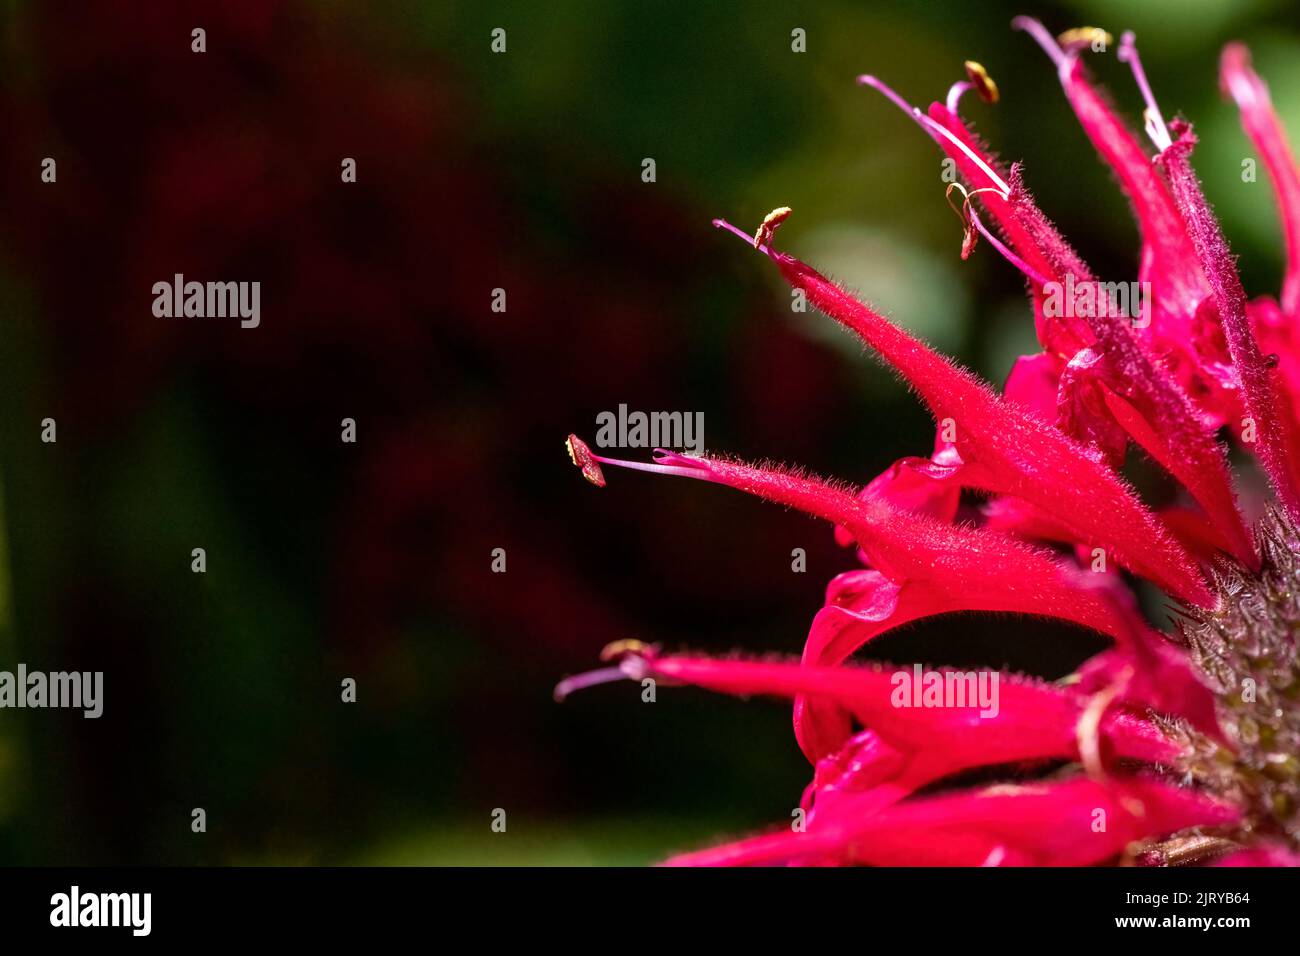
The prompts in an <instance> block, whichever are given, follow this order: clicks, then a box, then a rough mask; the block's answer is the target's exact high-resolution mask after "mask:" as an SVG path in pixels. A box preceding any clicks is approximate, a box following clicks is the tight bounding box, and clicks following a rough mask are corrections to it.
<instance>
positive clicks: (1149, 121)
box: [1117, 30, 1174, 153]
mask: <svg viewBox="0 0 1300 956" xmlns="http://www.w3.org/2000/svg"><path fill="white" fill-rule="evenodd" d="M1117 55H1118V56H1119V61H1120V62H1121V63H1127V64H1128V65H1129V69H1131V70H1132V71H1133V80H1134V82H1136V83H1137V87H1138V90H1139V91H1140V92H1141V93H1142V100H1143V102H1145V103H1146V109H1145V110H1144V111H1143V112H1142V119H1143V125H1144V126H1145V128H1146V132H1147V136H1149V137H1150V138H1151V142H1153V143H1155V145H1156V149H1158V150H1160V152H1162V153H1163V152H1164V151H1165V150H1166V149H1168V148H1169V147H1170V146H1172V145H1173V142H1174V141H1173V139H1172V138H1171V137H1170V135H1169V127H1168V126H1166V125H1165V118H1164V115H1163V114H1161V112H1160V106H1159V105H1158V104H1157V103H1156V97H1155V94H1154V93H1152V92H1151V84H1150V83H1148V82H1147V74H1146V71H1145V70H1143V69H1142V58H1141V57H1140V56H1138V49H1137V37H1136V36H1134V34H1133V31H1132V30H1127V31H1125V32H1124V35H1123V36H1121V37H1120V38H1119V53H1118V54H1117Z"/></svg>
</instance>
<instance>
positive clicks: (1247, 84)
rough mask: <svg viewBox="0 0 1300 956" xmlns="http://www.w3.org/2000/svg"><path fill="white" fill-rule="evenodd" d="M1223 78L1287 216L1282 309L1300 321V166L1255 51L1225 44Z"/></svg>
mask: <svg viewBox="0 0 1300 956" xmlns="http://www.w3.org/2000/svg"><path fill="white" fill-rule="evenodd" d="M1219 81H1220V84H1221V85H1222V87H1223V90H1224V92H1225V93H1227V94H1228V95H1229V96H1231V97H1232V98H1233V100H1234V101H1235V102H1236V104H1237V108H1238V109H1239V110H1240V111H1241V125H1242V127H1243V128H1244V129H1245V130H1246V135H1247V136H1248V137H1250V141H1251V142H1252V143H1253V144H1254V145H1255V148H1256V149H1257V150H1259V154H1260V156H1261V157H1263V160H1264V166H1265V168H1266V169H1268V175H1269V178H1270V179H1271V180H1272V181H1273V190H1274V192H1275V193H1276V194H1277V205H1278V209H1279V211H1280V213H1281V217H1282V232H1283V234H1284V235H1285V236H1286V252H1287V257H1286V258H1287V268H1286V279H1285V281H1284V282H1283V285H1282V308H1283V309H1285V310H1286V312H1287V314H1288V315H1290V316H1291V318H1292V319H1300V170H1297V168H1296V162H1295V157H1294V156H1293V155H1292V153H1291V148H1290V146H1289V145H1288V144H1287V139H1286V132H1285V131H1284V130H1283V128H1282V124H1281V123H1280V122H1279V121H1278V118H1277V113H1276V112H1274V110H1273V102H1272V99H1271V98H1270V97H1269V94H1268V87H1267V86H1265V85H1264V81H1263V80H1261V79H1260V78H1259V74H1257V73H1256V72H1255V71H1254V70H1253V69H1252V68H1251V65H1250V51H1249V50H1247V49H1246V47H1245V46H1243V45H1242V44H1240V43H1229V44H1228V45H1227V46H1226V47H1224V48H1223V56H1222V58H1221V59H1220V61H1219Z"/></svg>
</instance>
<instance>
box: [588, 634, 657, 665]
mask: <svg viewBox="0 0 1300 956" xmlns="http://www.w3.org/2000/svg"><path fill="white" fill-rule="evenodd" d="M649 649H650V645H649V644H646V643H645V642H644V641H638V640H635V639H633V638H624V639H623V640H621V641H612V642H611V643H609V644H606V645H605V647H604V648H603V649H602V650H601V652H600V659H601V660H602V661H612V660H614V659H615V658H619V657H623V656H625V655H627V654H644V653H645V652H646V651H648V650H649Z"/></svg>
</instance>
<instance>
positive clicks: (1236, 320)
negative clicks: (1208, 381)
mask: <svg viewBox="0 0 1300 956" xmlns="http://www.w3.org/2000/svg"><path fill="white" fill-rule="evenodd" d="M1175 128H1176V129H1177V131H1178V132H1179V134H1180V135H1179V137H1178V140H1177V142H1175V143H1174V145H1172V146H1170V147H1169V148H1168V149H1166V150H1165V151H1164V152H1163V153H1162V154H1161V155H1160V162H1161V163H1163V164H1164V167H1165V169H1166V171H1167V172H1168V174H1169V182H1170V185H1171V186H1172V187H1173V191H1174V197H1175V200H1176V201H1177V203H1178V208H1179V210H1180V212H1181V213H1182V215H1183V218H1184V219H1185V220H1186V222H1187V227H1188V230H1189V231H1190V232H1191V235H1192V238H1193V241H1194V242H1195V245H1196V252H1197V255H1198V256H1199V257H1200V259H1201V263H1202V265H1203V267H1204V269H1205V274H1206V275H1207V276H1208V277H1209V280H1210V286H1211V288H1212V289H1213V291H1214V300H1215V303H1216V304H1217V306H1218V311H1219V319H1220V321H1221V322H1222V323H1223V332H1224V336H1225V338H1226V339H1227V342H1228V351H1229V353H1230V354H1231V355H1232V364H1233V366H1234V367H1235V368H1236V370H1237V374H1238V375H1239V376H1240V378H1241V391H1242V404H1243V406H1244V408H1245V412H1246V414H1247V415H1248V416H1250V417H1251V418H1252V419H1254V422H1255V429H1256V435H1257V438H1258V441H1257V442H1256V449H1255V450H1256V453H1257V455H1258V457H1259V460H1260V464H1261V465H1262V466H1263V467H1264V471H1265V472H1266V473H1267V474H1268V476H1269V479H1270V480H1271V481H1272V483H1273V489H1274V490H1275V491H1276V492H1277V495H1278V498H1279V500H1280V501H1281V503H1282V506H1283V507H1284V508H1285V509H1286V511H1287V513H1288V514H1289V515H1290V516H1291V518H1292V519H1293V520H1297V519H1300V458H1298V457H1297V456H1296V453H1295V449H1296V445H1295V439H1296V436H1295V435H1294V434H1292V433H1291V429H1290V428H1288V427H1287V420H1286V419H1284V418H1283V416H1282V415H1281V414H1280V411H1281V409H1282V407H1283V406H1282V404H1281V403H1280V402H1279V400H1278V394H1277V388H1276V385H1275V382H1274V381H1273V377H1272V375H1271V374H1270V370H1269V367H1268V365H1267V364H1266V363H1265V361H1264V356H1263V355H1262V354H1261V352H1260V350H1259V345H1258V343H1257V342H1256V341H1255V336H1254V333H1253V332H1252V330H1251V327H1250V322H1249V320H1248V318H1247V315H1246V291H1245V289H1243V288H1242V286H1241V277H1240V276H1239V275H1238V274H1237V267H1236V264H1235V262H1234V261H1233V259H1232V254H1231V253H1230V252H1229V250H1228V244H1227V241H1226V240H1225V239H1224V238H1223V232H1222V231H1221V230H1220V228H1219V223H1218V220H1216V219H1215V218H1214V214H1213V213H1211V212H1210V208H1209V205H1208V203H1206V201H1205V195H1204V194H1203V193H1202V192H1201V184H1200V182H1199V181H1198V180H1197V178H1196V174H1195V173H1194V172H1193V171H1192V166H1191V161H1190V157H1191V151H1192V147H1193V146H1194V145H1195V142H1196V138H1195V137H1194V136H1193V135H1192V133H1191V130H1190V128H1189V127H1187V126H1186V124H1175Z"/></svg>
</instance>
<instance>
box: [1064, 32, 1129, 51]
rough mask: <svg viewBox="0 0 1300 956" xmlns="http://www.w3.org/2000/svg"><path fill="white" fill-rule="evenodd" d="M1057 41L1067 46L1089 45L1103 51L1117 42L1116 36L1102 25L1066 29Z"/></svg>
mask: <svg viewBox="0 0 1300 956" xmlns="http://www.w3.org/2000/svg"><path fill="white" fill-rule="evenodd" d="M1056 41H1057V42H1058V43H1060V44H1061V46H1063V47H1066V48H1072V47H1081V46H1087V47H1092V49H1093V50H1094V51H1096V52H1098V53H1101V52H1103V51H1104V50H1106V49H1108V48H1109V47H1110V46H1111V44H1113V43H1114V42H1115V38H1114V37H1113V36H1111V35H1110V34H1109V33H1107V32H1106V31H1105V30H1103V29H1102V28H1101V27H1075V28H1074V29H1072V30H1066V31H1065V32H1064V33H1062V34H1061V35H1060V36H1058V37H1057V38H1056Z"/></svg>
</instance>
